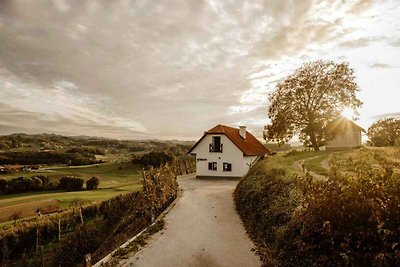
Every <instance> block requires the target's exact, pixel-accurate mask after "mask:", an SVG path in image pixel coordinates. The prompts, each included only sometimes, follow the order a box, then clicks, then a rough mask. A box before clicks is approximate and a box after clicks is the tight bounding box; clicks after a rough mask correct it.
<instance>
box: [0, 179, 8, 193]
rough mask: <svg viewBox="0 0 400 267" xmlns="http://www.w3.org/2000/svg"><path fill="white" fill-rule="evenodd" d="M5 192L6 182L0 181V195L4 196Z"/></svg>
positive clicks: (4, 180)
mask: <svg viewBox="0 0 400 267" xmlns="http://www.w3.org/2000/svg"><path fill="white" fill-rule="evenodd" d="M6 190H7V180H6V179H0V193H2V194H5V192H6Z"/></svg>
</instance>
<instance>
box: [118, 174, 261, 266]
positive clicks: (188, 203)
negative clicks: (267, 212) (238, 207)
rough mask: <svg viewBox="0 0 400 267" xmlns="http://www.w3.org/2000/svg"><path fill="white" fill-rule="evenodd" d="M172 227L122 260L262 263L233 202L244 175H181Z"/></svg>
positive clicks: (169, 219) (184, 263)
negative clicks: (216, 177) (204, 177)
mask: <svg viewBox="0 0 400 267" xmlns="http://www.w3.org/2000/svg"><path fill="white" fill-rule="evenodd" d="M178 181H179V185H180V188H182V189H183V194H182V197H181V198H180V199H179V200H178V201H177V203H176V205H175V207H174V208H173V209H172V210H171V211H170V212H169V213H168V214H167V215H166V217H165V221H166V229H164V230H163V231H161V232H159V233H158V234H156V235H155V236H154V237H153V238H152V239H151V240H150V241H149V244H148V245H147V246H145V247H144V248H143V249H142V250H141V251H139V252H138V253H136V255H132V256H131V258H129V259H127V260H124V261H123V262H120V263H119V265H120V266H165V267H168V266H174V267H175V266H203V267H207V266H216V267H218V266H230V267H234V266H243V267H245V266H260V265H261V262H260V261H259V259H258V257H257V256H256V255H255V253H254V252H253V248H254V245H253V243H252V242H251V241H250V239H249V238H248V236H247V235H246V233H245V230H244V228H243V225H242V222H241V220H240V218H239V217H238V215H237V213H236V211H235V208H234V203H233V197H232V193H233V191H234V189H235V187H236V184H237V182H238V181H233V180H199V179H195V177H194V176H189V177H187V178H184V179H180V180H178Z"/></svg>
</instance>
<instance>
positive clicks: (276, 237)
mask: <svg viewBox="0 0 400 267" xmlns="http://www.w3.org/2000/svg"><path fill="white" fill-rule="evenodd" d="M235 203H236V207H237V210H238V213H239V215H240V217H241V218H242V220H243V222H244V224H245V226H246V228H247V230H248V232H249V233H250V234H251V236H252V238H253V239H254V241H255V242H256V243H257V244H258V247H259V251H260V252H261V254H262V255H263V261H264V263H265V264H266V265H267V266H311V265H313V266H399V264H400V249H399V248H398V247H397V244H398V240H399V239H400V228H399V227H398V226H399V225H400V148H362V149H358V150H353V151H344V152H335V153H334V152H325V151H320V152H289V153H284V154H279V155H276V156H272V157H270V158H267V159H265V160H263V161H260V162H259V163H258V164H257V165H256V166H254V168H252V169H251V170H250V172H249V174H248V175H247V176H246V177H244V178H243V179H242V180H241V181H240V182H239V184H238V186H237V188H236V191H235Z"/></svg>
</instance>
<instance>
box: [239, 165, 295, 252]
mask: <svg viewBox="0 0 400 267" xmlns="http://www.w3.org/2000/svg"><path fill="white" fill-rule="evenodd" d="M262 164H263V161H261V162H259V163H258V164H257V165H256V166H254V167H253V168H252V170H251V171H250V172H249V174H248V175H247V176H246V177H245V178H243V179H242V180H241V181H240V182H239V184H238V185H237V187H236V190H235V193H234V198H235V203H236V209H237V211H238V214H239V216H240V217H241V219H242V220H243V222H244V224H245V225H246V228H247V230H248V232H249V233H250V234H251V235H252V237H253V238H254V239H256V240H258V241H259V242H260V243H261V244H265V245H271V246H273V244H274V243H275V240H276V239H277V238H279V234H280V227H281V226H283V225H285V224H286V223H287V222H289V221H290V219H291V217H292V213H293V210H294V209H295V207H296V206H297V204H298V201H299V193H298V190H296V189H295V185H294V182H291V181H288V180H287V179H286V171H285V170H284V169H281V168H267V169H266V170H263V171H261V170H262V166H261V165H262Z"/></svg>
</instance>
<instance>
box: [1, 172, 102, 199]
mask: <svg viewBox="0 0 400 267" xmlns="http://www.w3.org/2000/svg"><path fill="white" fill-rule="evenodd" d="M84 184H85V180H84V179H83V178H81V177H78V176H65V177H61V178H60V180H59V181H58V183H57V184H53V183H51V182H50V180H49V177H48V176H45V175H36V176H32V177H17V178H13V179H11V180H5V179H0V194H4V195H5V194H17V193H26V192H35V191H46V190H63V191H82V190H83V189H84V188H83V185H84ZM99 184H100V179H99V178H98V177H92V178H90V179H88V180H86V190H96V189H98V187H99Z"/></svg>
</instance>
